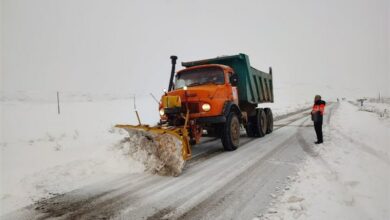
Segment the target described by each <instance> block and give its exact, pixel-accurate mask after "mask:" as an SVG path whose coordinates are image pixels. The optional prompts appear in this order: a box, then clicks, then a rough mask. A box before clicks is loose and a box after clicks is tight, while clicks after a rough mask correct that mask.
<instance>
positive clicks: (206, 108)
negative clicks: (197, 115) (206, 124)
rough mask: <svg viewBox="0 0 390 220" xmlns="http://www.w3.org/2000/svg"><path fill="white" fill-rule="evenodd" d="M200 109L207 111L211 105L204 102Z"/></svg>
mask: <svg viewBox="0 0 390 220" xmlns="http://www.w3.org/2000/svg"><path fill="white" fill-rule="evenodd" d="M202 109H203V111H205V112H208V111H210V109H211V106H210V104H207V103H205V104H203V105H202Z"/></svg>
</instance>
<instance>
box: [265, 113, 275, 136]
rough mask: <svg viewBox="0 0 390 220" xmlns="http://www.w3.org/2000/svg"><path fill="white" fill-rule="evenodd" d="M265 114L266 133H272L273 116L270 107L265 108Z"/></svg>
mask: <svg viewBox="0 0 390 220" xmlns="http://www.w3.org/2000/svg"><path fill="white" fill-rule="evenodd" d="M264 111H265V115H266V116H267V132H266V133H267V134H269V133H272V131H273V130H274V117H273V115H272V111H271V109H270V108H265V109H264Z"/></svg>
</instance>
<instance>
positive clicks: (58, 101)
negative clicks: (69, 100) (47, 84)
mask: <svg viewBox="0 0 390 220" xmlns="http://www.w3.org/2000/svg"><path fill="white" fill-rule="evenodd" d="M57 108H58V114H60V93H59V92H58V91H57Z"/></svg>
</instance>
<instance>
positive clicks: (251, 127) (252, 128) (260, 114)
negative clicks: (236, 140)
mask: <svg viewBox="0 0 390 220" xmlns="http://www.w3.org/2000/svg"><path fill="white" fill-rule="evenodd" d="M266 132H267V115H266V113H265V111H264V110H263V109H262V108H259V109H256V115H255V116H252V117H250V118H249V119H248V124H247V126H246V133H247V135H248V137H264V135H265V134H266Z"/></svg>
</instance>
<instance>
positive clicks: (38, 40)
mask: <svg viewBox="0 0 390 220" xmlns="http://www.w3.org/2000/svg"><path fill="white" fill-rule="evenodd" d="M21 2H23V4H21ZM150 15H153V16H150ZM389 20H390V15H389V2H388V1H386V0H378V1H375V3H373V1H352V0H348V1H342V2H340V1H327V2H320V1H315V2H313V1H299V2H294V3H290V2H287V1H280V2H272V3H271V2H266V1H246V2H229V3H226V2H225V1H213V2H207V1H199V2H189V1H188V2H183V1H175V0H170V1H161V2H152V1H112V2H111V1H110V2H108V1H103V0H100V1H88V0H84V1H48V0H39V1H8V0H4V1H2V3H1V24H2V25H1V31H2V35H1V53H2V56H1V57H2V58H1V64H2V65H1V78H2V79H1V86H2V88H1V90H2V91H5V92H10V91H11V92H12V91H80V92H96V93H100V92H101V93H104V92H119V93H131V94H136V95H141V96H142V95H149V93H153V94H155V95H156V96H157V97H158V96H160V95H161V93H162V90H163V89H164V88H166V87H167V85H168V80H169V73H170V68H171V66H170V60H169V56H170V55H173V54H174V55H177V56H178V57H179V59H178V63H177V66H176V70H180V69H181V68H182V67H181V62H183V61H191V60H198V59H205V58H212V57H217V56H222V55H233V54H237V53H245V54H247V55H248V56H249V58H250V62H251V65H252V66H253V67H255V68H257V69H259V70H262V71H265V72H268V67H269V66H272V67H273V73H274V93H275V101H278V100H285V99H287V98H289V96H294V99H297V100H298V99H302V98H303V99H310V100H311V99H312V97H313V96H314V95H315V94H322V95H323V96H324V97H327V98H332V99H334V98H336V97H353V98H355V97H363V96H367V97H368V96H369V97H377V96H378V94H379V93H381V94H382V95H383V96H390V93H389V88H388V84H389V75H390V61H389V60H390V58H389V50H390V44H389V38H390V22H389Z"/></svg>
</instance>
